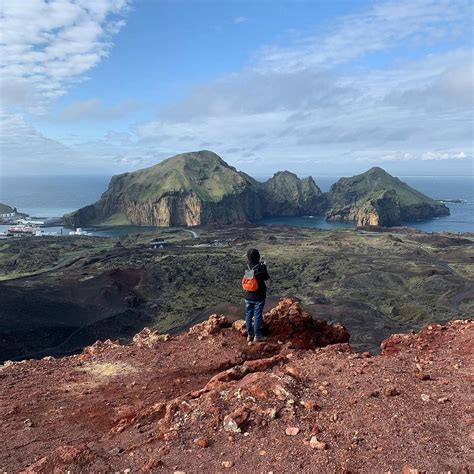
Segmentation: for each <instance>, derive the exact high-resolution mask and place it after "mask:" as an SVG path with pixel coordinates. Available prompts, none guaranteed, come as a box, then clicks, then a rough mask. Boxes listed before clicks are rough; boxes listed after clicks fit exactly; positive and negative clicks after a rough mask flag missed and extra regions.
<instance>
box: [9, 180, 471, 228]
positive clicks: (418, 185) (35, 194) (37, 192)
mask: <svg viewBox="0 0 474 474" xmlns="http://www.w3.org/2000/svg"><path fill="white" fill-rule="evenodd" d="M338 179H339V177H327V176H325V177H320V178H315V180H316V183H317V184H318V186H319V187H320V188H321V190H322V191H328V190H329V188H330V186H331V184H333V183H334V182H336V181H337V180H338ZM400 179H401V180H402V181H405V182H406V183H408V184H409V185H410V186H412V187H414V188H415V189H418V190H419V191H421V192H422V193H424V194H426V195H428V196H430V197H432V198H434V199H461V200H463V201H465V202H463V203H462V204H456V203H447V204H446V205H447V206H448V207H449V209H450V211H451V215H449V216H446V217H440V218H437V219H430V220H427V221H419V222H410V223H406V225H408V226H410V227H416V228H418V229H420V230H423V231H426V232H443V231H449V232H474V176H442V177H441V176H400ZM109 180H110V176H28V177H0V202H2V203H4V204H8V205H10V206H14V207H17V208H18V210H19V211H20V212H24V213H26V214H29V215H30V216H34V217H59V216H62V215H64V214H66V213H68V212H71V211H74V210H75V209H78V208H80V207H82V206H85V205H87V204H91V203H93V202H94V201H96V200H97V199H98V198H99V197H100V195H101V194H102V193H103V192H104V191H105V190H106V189H107V185H108V183H109ZM261 222H262V223H266V224H287V225H294V226H302V227H316V228H323V229H334V228H339V227H351V226H352V224H349V223H329V222H326V221H325V220H324V218H323V217H320V216H317V217H312V216H306V217H281V218H267V219H263V220H262V221H261ZM6 227H7V226H0V231H3V230H5V228H6ZM151 229H152V228H146V229H144V228H139V227H136V226H131V227H129V228H127V227H125V228H124V227H121V228H116V229H107V230H97V231H95V232H94V233H96V234H97V235H123V234H126V233H129V232H137V231H139V230H142V231H143V230H151ZM50 231H60V227H55V228H52V229H50Z"/></svg>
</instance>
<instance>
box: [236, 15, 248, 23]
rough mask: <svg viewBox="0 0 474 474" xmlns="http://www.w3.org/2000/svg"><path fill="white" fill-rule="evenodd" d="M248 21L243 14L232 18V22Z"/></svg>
mask: <svg viewBox="0 0 474 474" xmlns="http://www.w3.org/2000/svg"><path fill="white" fill-rule="evenodd" d="M247 21H248V18H247V17H245V16H237V17H235V18H234V23H236V24H239V23H246V22H247Z"/></svg>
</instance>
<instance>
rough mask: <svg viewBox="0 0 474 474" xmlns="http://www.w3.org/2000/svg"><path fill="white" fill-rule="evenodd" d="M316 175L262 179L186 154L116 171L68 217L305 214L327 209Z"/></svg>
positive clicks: (79, 221) (226, 218) (77, 221)
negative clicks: (94, 196)
mask: <svg viewBox="0 0 474 474" xmlns="http://www.w3.org/2000/svg"><path fill="white" fill-rule="evenodd" d="M324 202H325V198H324V197H323V196H322V193H321V190H320V189H319V188H318V187H317V186H316V184H315V183H314V181H313V180H312V178H306V179H303V180H299V179H298V178H297V176H296V175H294V174H292V173H288V172H283V173H278V174H277V175H275V176H274V177H273V178H272V179H271V180H269V181H268V182H267V183H259V182H258V181H256V180H254V179H253V178H251V177H250V176H248V175H246V174H245V173H243V172H239V171H237V170H236V169H235V168H233V167H232V166H229V165H228V164H227V163H226V162H225V161H223V160H222V159H221V158H220V157H219V156H217V155H216V154H215V153H212V152H210V151H199V152H195V153H183V154H181V155H177V156H174V157H172V158H169V159H167V160H165V161H163V162H162V163H159V164H157V165H155V166H152V167H150V168H146V169H143V170H139V171H136V172H133V173H125V174H122V175H118V176H114V177H113V178H112V180H111V181H110V184H109V188H108V189H107V191H106V192H105V193H104V194H103V195H102V197H101V198H100V200H99V201H97V202H96V203H95V204H92V205H89V206H86V207H84V208H82V209H79V210H78V211H76V212H74V213H72V214H69V215H67V216H65V222H66V224H69V225H72V226H76V227H78V226H83V225H89V224H110V225H114V224H136V225H150V226H179V225H186V226H195V225H200V224H208V223H212V222H217V223H223V224H229V223H235V222H242V221H254V220H258V219H261V218H262V217H264V216H268V215H282V214H283V215H301V214H304V213H307V212H309V211H312V210H315V209H323V207H324V206H323V205H322V203H324Z"/></svg>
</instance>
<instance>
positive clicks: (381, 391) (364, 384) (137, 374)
mask: <svg viewBox="0 0 474 474" xmlns="http://www.w3.org/2000/svg"><path fill="white" fill-rule="evenodd" d="M310 319H311V318H310ZM310 319H308V317H307V315H306V314H305V313H304V312H303V311H301V310H300V308H299V305H298V303H296V302H295V301H291V300H283V301H282V302H281V303H280V305H279V306H278V307H277V308H276V309H273V310H272V311H271V312H270V313H267V315H266V316H265V320H266V323H267V324H270V330H272V328H273V329H274V330H273V331H272V332H271V333H270V334H271V336H270V338H269V341H268V342H267V343H258V344H252V345H250V346H249V345H248V344H247V341H246V338H245V335H244V331H243V329H242V327H241V324H239V322H235V323H234V324H233V326H231V325H230V322H229V321H228V320H226V319H225V318H224V317H221V316H215V315H214V316H211V317H210V318H209V320H208V321H206V322H204V323H201V324H199V325H197V326H194V327H193V328H191V330H190V331H189V332H188V333H186V334H183V335H180V336H176V337H171V336H168V335H158V334H157V333H154V332H152V331H149V330H143V331H142V332H141V333H139V334H138V335H137V336H136V337H135V338H134V342H133V344H131V345H128V346H121V345H119V344H116V343H114V342H110V341H106V342H98V343H96V344H94V345H93V346H90V347H88V348H86V349H85V350H84V352H83V354H81V355H76V356H71V357H65V358H62V359H52V358H46V359H43V360H30V361H26V362H23V363H14V364H12V363H8V362H7V363H6V364H5V365H4V366H3V367H2V366H0V419H1V420H2V449H1V450H0V470H1V472H5V471H6V472H20V471H22V470H27V471H28V472H44V473H51V472H58V473H59V472H65V471H67V470H71V471H72V472H99V471H100V472H104V471H107V472H109V471H112V472H117V471H119V472H120V471H121V472H140V471H145V472H148V471H153V472H170V473H173V472H175V471H184V472H186V473H197V472H249V473H258V472H264V473H268V472H274V473H283V472H308V473H310V472H311V473H313V472H388V471H390V472H392V473H397V472H402V471H403V472H405V473H408V472H411V473H416V472H423V471H427V472H448V471H451V472H465V473H467V472H469V469H472V466H473V461H474V459H473V452H472V450H471V448H472V445H471V444H470V443H472V440H473V439H474V432H473V424H474V416H473V412H472V407H471V406H470V403H471V402H472V395H471V393H472V392H470V390H471V386H470V382H472V380H470V377H471V379H472V374H473V370H472V369H473V362H472V361H473V360H474V357H473V356H474V344H473V342H474V341H473V336H474V322H473V321H452V322H449V323H448V324H447V325H446V326H440V325H433V326H427V327H425V328H424V329H423V330H422V331H421V332H420V333H418V334H408V335H394V336H392V337H391V338H389V339H388V340H387V341H384V343H383V344H382V354H381V355H378V356H374V357H371V356H370V354H368V353H364V354H360V353H355V352H353V351H352V350H351V348H350V346H349V345H348V344H347V343H342V341H344V340H347V333H346V332H345V330H344V328H342V327H341V326H330V325H327V324H326V323H323V322H318V321H315V322H314V324H313V323H311V322H310ZM311 321H312V320H311ZM285 335H286V336H287V337H286V338H285ZM282 339H284V340H282ZM332 343H334V344H332ZM324 344H329V345H327V346H326V347H324V348H321V347H316V346H319V345H324ZM410 469H411V470H410Z"/></svg>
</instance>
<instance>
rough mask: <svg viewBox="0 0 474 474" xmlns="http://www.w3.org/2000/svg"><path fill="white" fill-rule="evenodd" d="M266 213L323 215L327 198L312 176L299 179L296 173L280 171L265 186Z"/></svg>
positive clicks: (272, 214) (273, 214) (271, 214)
mask: <svg viewBox="0 0 474 474" xmlns="http://www.w3.org/2000/svg"><path fill="white" fill-rule="evenodd" d="M263 189H264V202H265V206H264V212H265V214H266V215H270V216H297V215H314V214H322V213H323V212H324V210H325V209H326V207H327V198H326V196H325V195H324V194H323V193H322V192H321V190H320V189H319V187H318V186H317V185H316V183H315V182H314V179H313V178H312V177H311V176H310V177H308V178H304V179H301V180H300V179H299V178H298V176H296V175H295V174H294V173H290V172H289V171H280V172H278V173H275V174H274V175H273V177H272V178H271V179H269V180H268V181H266V182H265V183H264V185H263Z"/></svg>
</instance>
